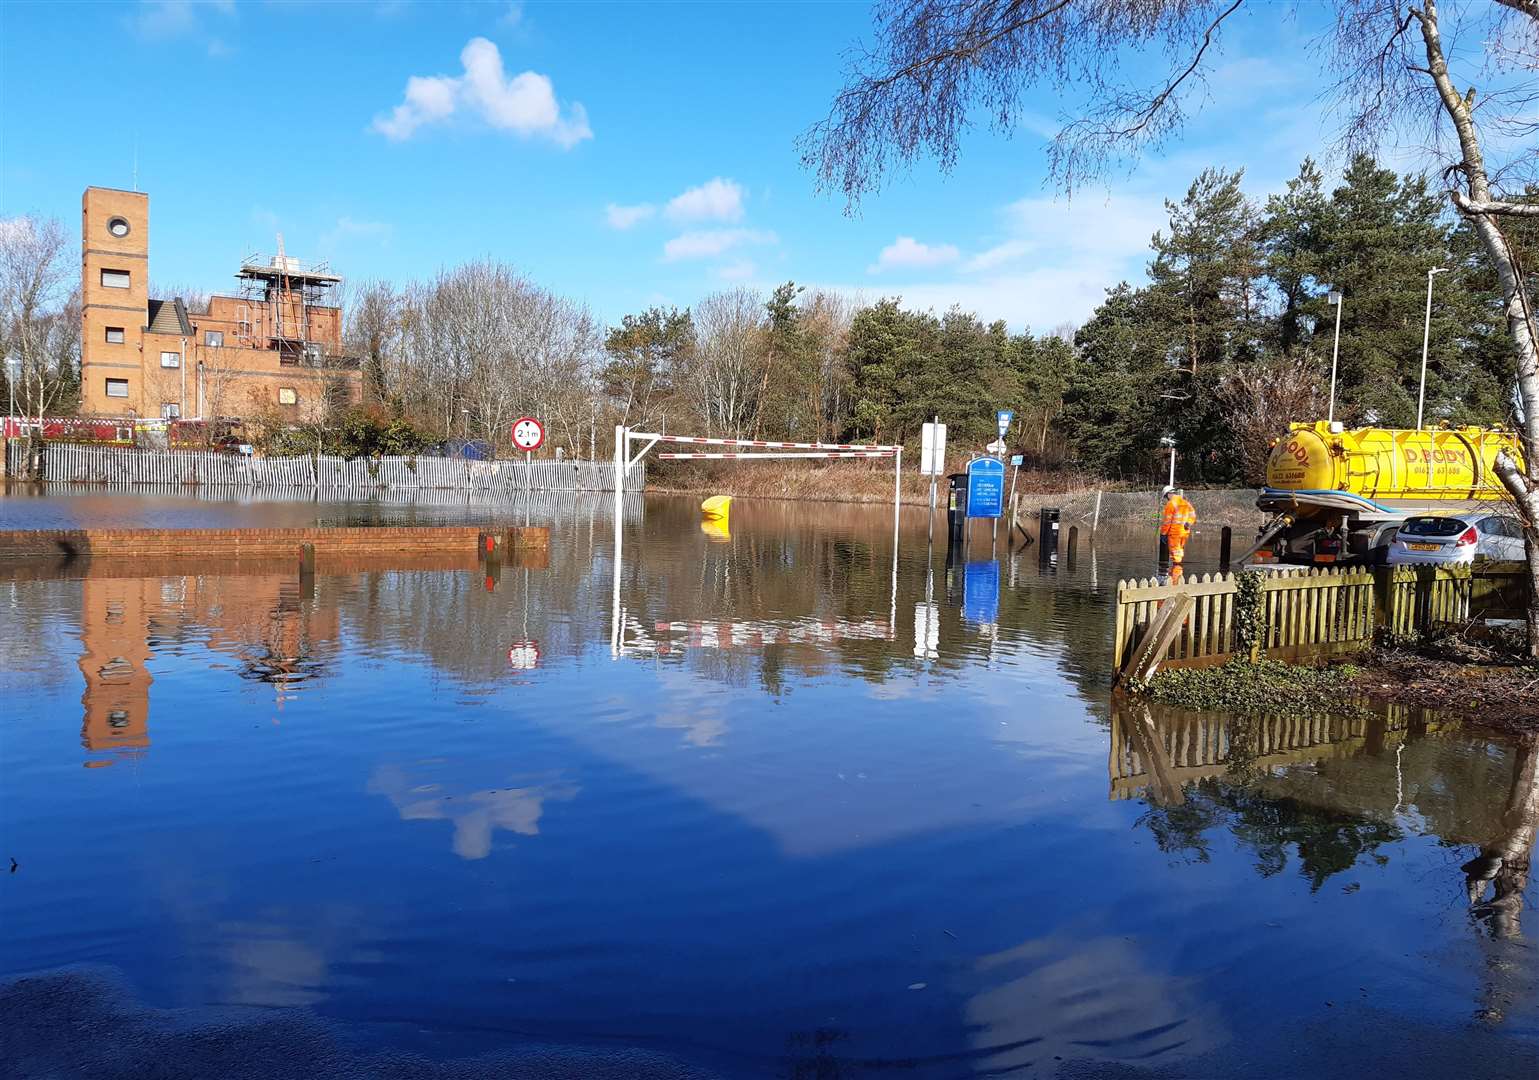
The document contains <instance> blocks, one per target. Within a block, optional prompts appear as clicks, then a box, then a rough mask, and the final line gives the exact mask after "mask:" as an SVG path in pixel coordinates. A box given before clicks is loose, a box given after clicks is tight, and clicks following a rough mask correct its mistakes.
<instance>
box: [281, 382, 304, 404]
mask: <svg viewBox="0 0 1539 1080" xmlns="http://www.w3.org/2000/svg"><path fill="white" fill-rule="evenodd" d="M278 404H279V405H298V404H299V395H298V394H296V393H294V388H293V387H292V386H280V387H278Z"/></svg>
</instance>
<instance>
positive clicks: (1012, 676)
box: [0, 495, 1539, 1078]
mask: <svg viewBox="0 0 1539 1080" xmlns="http://www.w3.org/2000/svg"><path fill="white" fill-rule="evenodd" d="M526 517H527V518H528V519H529V520H532V521H534V522H535V523H545V524H550V525H551V526H552V543H551V548H550V552H549V556H548V559H543V558H539V557H535V558H532V559H530V560H528V564H527V565H512V564H509V565H505V566H502V567H501V568H499V569H498V570H497V571H496V572H495V573H493V574H491V575H490V576H488V574H487V573H486V572H485V571H484V569H482V568H480V567H477V566H476V565H475V564H474V562H473V560H455V559H444V560H428V561H424V562H418V563H410V562H404V561H400V560H397V561H395V562H394V563H392V562H391V560H390V559H389V557H388V555H385V554H383V553H382V554H381V555H380V556H378V557H377V558H373V559H371V560H369V561H367V562H366V563H358V564H338V563H332V564H326V563H325V562H324V561H323V563H322V565H321V566H320V568H319V572H318V573H317V575H316V578H315V580H314V583H313V588H310V587H308V584H307V583H301V582H300V580H299V578H298V577H297V573H296V568H293V567H288V566H283V565H270V564H253V565H234V564H227V563H223V562H221V561H220V560H219V557H218V553H210V556H209V558H207V559H198V560H195V561H192V562H188V563H180V564H178V563H167V564H154V565H150V564H138V565H126V566H124V565H117V564H113V563H111V562H103V561H96V562H93V563H89V564H74V565H62V566H38V565H34V564H30V563H29V564H26V565H23V564H21V563H15V562H13V563H10V564H6V565H0V605H3V610H4V612H5V624H6V625H5V631H4V634H3V635H0V695H3V700H4V703H5V708H4V715H3V720H0V723H3V727H0V757H3V766H4V770H3V774H0V842H3V847H0V977H4V978H6V979H8V980H9V982H8V984H7V987H6V988H5V989H4V990H0V1005H3V1008H4V1009H5V1010H6V1011H7V1012H9V1013H10V1014H11V1016H12V1018H13V1019H15V1018H16V1017H25V1018H27V1019H26V1020H25V1021H24V1022H20V1023H12V1024H8V1025H7V1024H0V1074H4V1075H17V1076H54V1075H57V1076H107V1075H122V1076H131V1075H143V1074H144V1073H146V1072H148V1071H150V1065H151V1064H153V1065H155V1066H156V1067H158V1068H162V1069H164V1070H166V1071H165V1072H164V1073H163V1074H164V1075H183V1073H180V1072H176V1071H175V1069H176V1068H177V1067H178V1056H179V1055H182V1054H184V1053H188V1052H189V1050H188V1047H189V1046H190V1045H193V1044H196V1046H197V1047H198V1050H197V1053H198V1054H208V1055H210V1057H208V1058H207V1059H203V1058H200V1059H199V1060H200V1061H203V1062H204V1064H203V1065H200V1066H197V1067H189V1071H187V1072H186V1073H185V1074H186V1075H209V1076H212V1075H236V1074H238V1075H242V1076H244V1075H253V1076H258V1075H278V1074H280V1073H281V1074H282V1075H291V1073H290V1072H285V1071H283V1070H284V1069H289V1068H298V1069H299V1071H296V1072H293V1073H292V1075H341V1074H344V1073H345V1072H346V1071H347V1070H346V1069H345V1068H344V1066H343V1065H342V1064H339V1063H351V1064H349V1065H348V1068H351V1067H352V1065H356V1063H357V1062H360V1061H362V1062H365V1063H367V1062H368V1061H369V1060H371V1059H370V1058H369V1055H377V1054H382V1053H388V1054H390V1055H399V1056H398V1057H391V1059H390V1060H391V1061H394V1062H399V1061H408V1062H413V1063H415V1064H414V1065H413V1066H412V1067H413V1068H419V1069H421V1070H426V1071H422V1072H420V1073H419V1072H411V1071H410V1070H408V1069H406V1068H405V1067H404V1066H401V1067H400V1069H399V1070H398V1071H395V1072H388V1071H387V1070H386V1069H385V1068H384V1066H382V1065H381V1066H379V1067H378V1068H377V1069H375V1070H374V1071H369V1068H370V1067H361V1068H360V1070H359V1071H357V1072H356V1074H357V1075H391V1076H405V1075H412V1076H416V1075H428V1074H429V1072H430V1071H431V1070H433V1069H438V1068H443V1069H451V1068H452V1069H456V1070H460V1071H453V1072H452V1075H454V1076H470V1075H476V1076H480V1075H487V1076H492V1075H496V1076H513V1075H518V1076H524V1075H563V1076H601V1075H602V1076H610V1075H613V1076H639V1075H669V1076H685V1075H690V1076H693V1075H700V1076H726V1077H739V1076H741V1077H761V1076H762V1077H856V1076H859V1077H868V1076H903V1077H910V1076H912V1077H924V1078H928V1077H964V1076H1023V1077H1035V1076H1044V1077H1048V1076H1056V1075H1063V1076H1119V1077H1121V1076H1130V1077H1131V1076H1151V1077H1154V1076H1157V1077H1175V1076H1238V1075H1246V1076H1266V1077H1277V1076H1299V1077H1305V1076H1308V1077H1317V1076H1344V1077H1345V1076H1352V1077H1359V1076H1461V1077H1462V1076H1492V1077H1496V1076H1503V1077H1511V1076H1522V1075H1533V1074H1534V1070H1535V1069H1536V1068H1539V955H1536V951H1535V949H1534V948H1533V946H1532V940H1533V938H1532V935H1533V934H1534V933H1535V932H1539V926H1536V925H1534V924H1535V921H1536V920H1539V915H1536V914H1535V913H1534V912H1533V910H1532V908H1533V905H1534V898H1535V890H1534V889H1533V887H1531V886H1530V885H1529V882H1528V862H1529V858H1530V851H1531V849H1532V846H1533V843H1534V838H1535V831H1536V828H1539V748H1536V745H1535V743H1534V742H1532V741H1528V742H1523V741H1512V740H1503V739H1498V738H1494V737H1492V736H1490V735H1488V734H1485V733H1483V732H1481V731H1479V730H1477V729H1474V728H1472V727H1469V726H1468V725H1461V724H1460V723H1459V722H1457V721H1454V720H1450V719H1445V718H1439V717H1435V716H1428V715H1425V714H1422V713H1419V712H1406V711H1388V712H1385V713H1382V714H1374V715H1372V716H1369V717H1363V716H1354V717H1350V718H1348V717H1335V718H1332V717H1320V718H1302V717H1296V716H1276V717H1264V718H1253V717H1230V716H1222V715H1213V714H1204V715H1197V714H1183V713H1179V712H1173V711H1169V710H1161V709H1150V708H1146V707H1139V706H1134V705H1128V704H1125V703H1121V702H1114V701H1113V698H1112V695H1111V693H1110V688H1109V671H1108V669H1109V666H1110V663H1111V640H1110V634H1111V625H1112V623H1111V620H1112V610H1113V608H1112V604H1113V596H1114V592H1115V585H1116V581H1117V579H1118V578H1119V577H1130V576H1146V575H1148V574H1150V573H1152V572H1153V570H1154V567H1153V565H1152V563H1151V561H1150V555H1149V552H1150V551H1151V550H1152V547H1153V542H1152V537H1151V536H1144V535H1142V534H1139V535H1136V536H1122V537H1118V536H1113V535H1106V536H1103V537H1102V538H1101V542H1100V543H1099V544H1098V545H1096V547H1095V548H1093V549H1092V548H1090V547H1089V545H1088V544H1085V543H1082V544H1081V545H1080V548H1079V550H1078V551H1077V553H1076V554H1077V557H1076V559H1075V560H1074V562H1073V563H1072V565H1071V564H1070V562H1069V560H1068V558H1067V554H1066V553H1064V554H1063V555H1062V556H1061V557H1060V559H1059V560H1058V561H1057V562H1056V563H1055V564H1053V565H1050V566H1045V567H1044V566H1041V565H1039V562H1038V559H1037V556H1036V554H1035V553H1034V552H1033V551H1032V550H1031V549H1026V550H1025V551H1024V552H1022V553H1020V554H1017V555H1014V556H1008V555H1004V554H1003V552H1001V554H1000V557H999V558H998V559H997V560H996V559H992V558H990V551H989V543H988V537H987V534H986V533H984V532H982V531H981V530H980V531H978V532H977V533H975V535H974V537H973V540H972V543H971V546H970V549H969V552H968V554H969V556H970V559H971V561H967V562H962V561H958V563H957V564H955V565H951V566H948V565H947V564H946V553H945V548H944V539H943V534H944V528H943V523H942V524H941V525H940V526H939V527H938V529H937V536H936V541H937V549H936V550H935V551H934V552H933V554H932V553H930V552H929V551H928V550H927V545H926V532H925V521H924V518H923V516H922V515H921V514H913V515H910V514H907V513H906V514H905V517H904V520H903V522H902V525H901V528H900V530H899V535H898V542H897V550H896V558H895V557H894V527H893V520H892V513H891V509H890V508H880V507H872V508H862V507H847V506H809V505H801V504H792V503H784V504H781V503H759V504H754V503H748V502H739V503H737V504H736V505H735V506H734V508H733V512H732V518H731V522H730V527H729V529H727V530H715V531H710V532H708V531H705V530H702V528H701V526H700V523H699V518H698V513H697V511H696V510H695V509H694V501H693V500H687V499H665V498H653V497H648V498H647V499H646V500H645V501H643V500H642V499H640V498H639V497H634V498H632V499H631V500H630V501H629V502H627V504H626V506H625V514H624V532H623V545H622V559H621V561H620V565H619V568H618V590H616V588H615V582H616V563H615V541H614V528H613V518H612V503H611V502H610V501H609V500H608V499H607V498H604V497H595V498H585V497H579V496H562V497H559V498H551V499H549V500H542V501H537V502H535V503H533V504H531V505H528V506H522V505H508V506H502V507H498V508H485V507H465V506H463V505H459V506H456V505H453V504H452V503H451V504H446V505H442V506H438V507H424V506H422V505H411V506H406V507H402V506H384V507H381V506H377V505H369V506H360V505H352V506H332V505H326V504H315V503H303V502H300V503H293V504H277V505H273V504H266V505H263V504H247V503H232V504H228V505H223V504H219V503H217V502H201V501H193V500H185V499H181V500H178V499H176V498H173V497H165V498H163V499H152V498H143V497H135V496H104V495H77V496H69V497H59V496H51V497H48V498H4V499H0V528H14V527H70V526H78V525H84V524H113V525H124V524H150V523H170V524H173V525H183V526H194V525H197V526H203V525H214V524H224V523H244V524H254V523H256V522H257V521H261V522H262V523H264V524H291V525H305V524H311V523H313V522H315V521H318V520H321V521H329V522H336V523H341V522H344V521H346V522H358V521H371V520H372V521H388V522H390V523H397V522H403V521H427V520H432V521H448V520H464V521H486V520H490V519H492V518H500V519H504V520H518V521H523V520H524V519H525V518H526ZM1066 524H1067V523H1066ZM1215 549H1216V541H1215V542H1213V543H1212V544H1211V545H1209V543H1208V538H1204V537H1199V538H1198V542H1197V544H1196V545H1195V546H1194V547H1193V548H1190V549H1189V550H1191V551H1192V552H1193V554H1192V556H1191V558H1192V560H1193V561H1192V563H1191V564H1190V565H1189V566H1188V570H1189V571H1199V572H1200V571H1202V570H1206V569H1214V568H1215V567H1212V566H1210V565H1208V564H1207V563H1206V562H1205V560H1208V559H1211V558H1212V556H1213V551H1214V550H1215ZM616 596H618V606H616ZM11 859H14V860H15V867H14V869H13V870H12V872H10V873H4V872H3V871H4V869H5V868H6V867H8V866H10V860H11ZM37 973H51V974H48V975H47V976H46V977H36V976H37ZM18 976H34V977H33V978H30V979H25V978H23V979H18V978H17V977H18ZM82 988H84V989H82ZM61 1001H63V1002H66V1005H61V1004H60V1002H61ZM71 1009H73V1010H76V1012H74V1013H70V1010H71ZM60 1010H63V1012H61V1011H60ZM66 1013H68V1014H69V1016H70V1017H73V1019H70V1021H69V1022H68V1023H65V1022H63V1021H61V1020H60V1017H63V1016H65V1014H66ZM39 1018H41V1019H39ZM77 1021H78V1026H76V1027H73V1028H72V1027H71V1026H70V1024H71V1023H76V1022H77ZM290 1024H292V1025H293V1027H292V1028H290V1027H286V1026H285V1025H290ZM232 1025H233V1027H232ZM231 1030H235V1031H239V1032H241V1033H242V1035H241V1038H242V1039H243V1040H245V1042H244V1049H240V1048H230V1049H229V1050H228V1053H229V1055H230V1057H228V1058H218V1057H217V1048H218V1046H219V1045H220V1035H219V1033H220V1032H223V1033H225V1034H226V1035H228V1033H229V1032H230V1031H231ZM118 1031H129V1032H132V1033H133V1035H134V1038H133V1039H132V1040H124V1041H123V1042H122V1043H121V1044H115V1041H114V1037H113V1036H114V1033H115V1032H118ZM286 1032H287V1033H288V1034H285V1033H286ZM290 1037H292V1038H293V1039H294V1040H295V1043H294V1045H296V1046H300V1047H302V1050H301V1051H299V1052H300V1053H302V1054H303V1055H310V1056H309V1057H308V1058H306V1059H305V1060H308V1061H310V1064H309V1065H304V1066H293V1064H292V1062H291V1061H290V1060H289V1058H290V1056H291V1055H287V1054H286V1053H285V1050H284V1046H285V1043H284V1039H286V1038H290ZM253 1046H255V1047H258V1048H259V1049H258V1050H257V1051H252V1049H251V1048H252V1047H253ZM530 1046H538V1047H542V1048H545V1049H544V1050H542V1054H543V1056H537V1057H534V1058H528V1057H524V1058H518V1059H516V1060H515V1061H514V1063H513V1064H509V1061H508V1059H506V1058H503V1057H484V1058H483V1057H478V1055H497V1054H506V1053H509V1052H516V1051H518V1049H519V1048H521V1047H522V1048H527V1047H530ZM211 1047H212V1048H213V1049H211ZM558 1048H559V1049H558ZM136 1054H138V1055H141V1056H138V1057H135V1056H134V1055H136ZM150 1054H153V1055H155V1056H154V1057H153V1058H151V1057H148V1056H145V1055H150ZM264 1055H271V1056H270V1057H264ZM316 1055H319V1057H317V1056H316ZM638 1055H639V1056H638ZM317 1060H324V1061H326V1062H328V1063H330V1064H327V1065H326V1066H324V1067H322V1066H317V1065H315V1064H314V1062H315V1061H317ZM209 1061H217V1065H209V1064H207V1062H209ZM232 1062H234V1063H238V1064H232ZM7 1069H9V1070H10V1071H6V1070H7ZM242 1069H244V1070H247V1071H241V1070H242ZM520 1070H522V1071H520ZM348 1074H349V1075H351V1074H352V1073H348ZM450 1074H451V1073H450V1072H444V1073H443V1075H450ZM433 1075H438V1074H437V1073H433Z"/></svg>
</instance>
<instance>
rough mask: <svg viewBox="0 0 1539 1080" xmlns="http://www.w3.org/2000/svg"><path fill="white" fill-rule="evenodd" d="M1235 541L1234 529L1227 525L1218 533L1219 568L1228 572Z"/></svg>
mask: <svg viewBox="0 0 1539 1080" xmlns="http://www.w3.org/2000/svg"><path fill="white" fill-rule="evenodd" d="M1233 543H1234V530H1233V529H1231V528H1230V527H1229V526H1228V525H1225V526H1224V528H1223V531H1222V532H1220V533H1219V534H1218V568H1219V569H1220V570H1222V571H1223V572H1224V573H1226V574H1227V573H1228V572H1229V555H1230V550H1231V546H1232V545H1233Z"/></svg>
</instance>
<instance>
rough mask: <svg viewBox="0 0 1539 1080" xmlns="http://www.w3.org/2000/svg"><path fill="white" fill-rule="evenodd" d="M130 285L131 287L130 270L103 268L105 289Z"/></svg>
mask: <svg viewBox="0 0 1539 1080" xmlns="http://www.w3.org/2000/svg"><path fill="white" fill-rule="evenodd" d="M128 287H129V279H128V271H127V270H103V271H102V288H104V289H126V288H128Z"/></svg>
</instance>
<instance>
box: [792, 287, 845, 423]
mask: <svg viewBox="0 0 1539 1080" xmlns="http://www.w3.org/2000/svg"><path fill="white" fill-rule="evenodd" d="M854 318H855V305H854V304H852V303H851V302H850V301H849V299H848V298H846V297H845V296H842V295H841V294H839V293H836V292H828V291H826V290H822V289H819V290H816V291H813V292H810V293H808V294H806V295H805V296H803V297H802V300H801V329H802V332H803V336H804V338H805V341H806V346H807V348H808V350H809V351H810V353H811V360H812V381H811V383H810V385H809V386H808V387H807V393H808V397H809V401H808V408H809V410H810V412H811V413H812V415H813V416H814V417H816V418H817V430H816V431H815V432H814V435H815V436H816V437H817V438H818V439H825V438H833V437H835V436H836V434H837V433H838V432H839V430H840V429H841V428H842V427H843V426H844V423H845V421H846V420H847V419H848V416H849V411H850V385H851V383H852V381H853V379H852V377H851V374H850V368H849V339H850V324H851V323H852V322H853V321H854Z"/></svg>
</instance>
